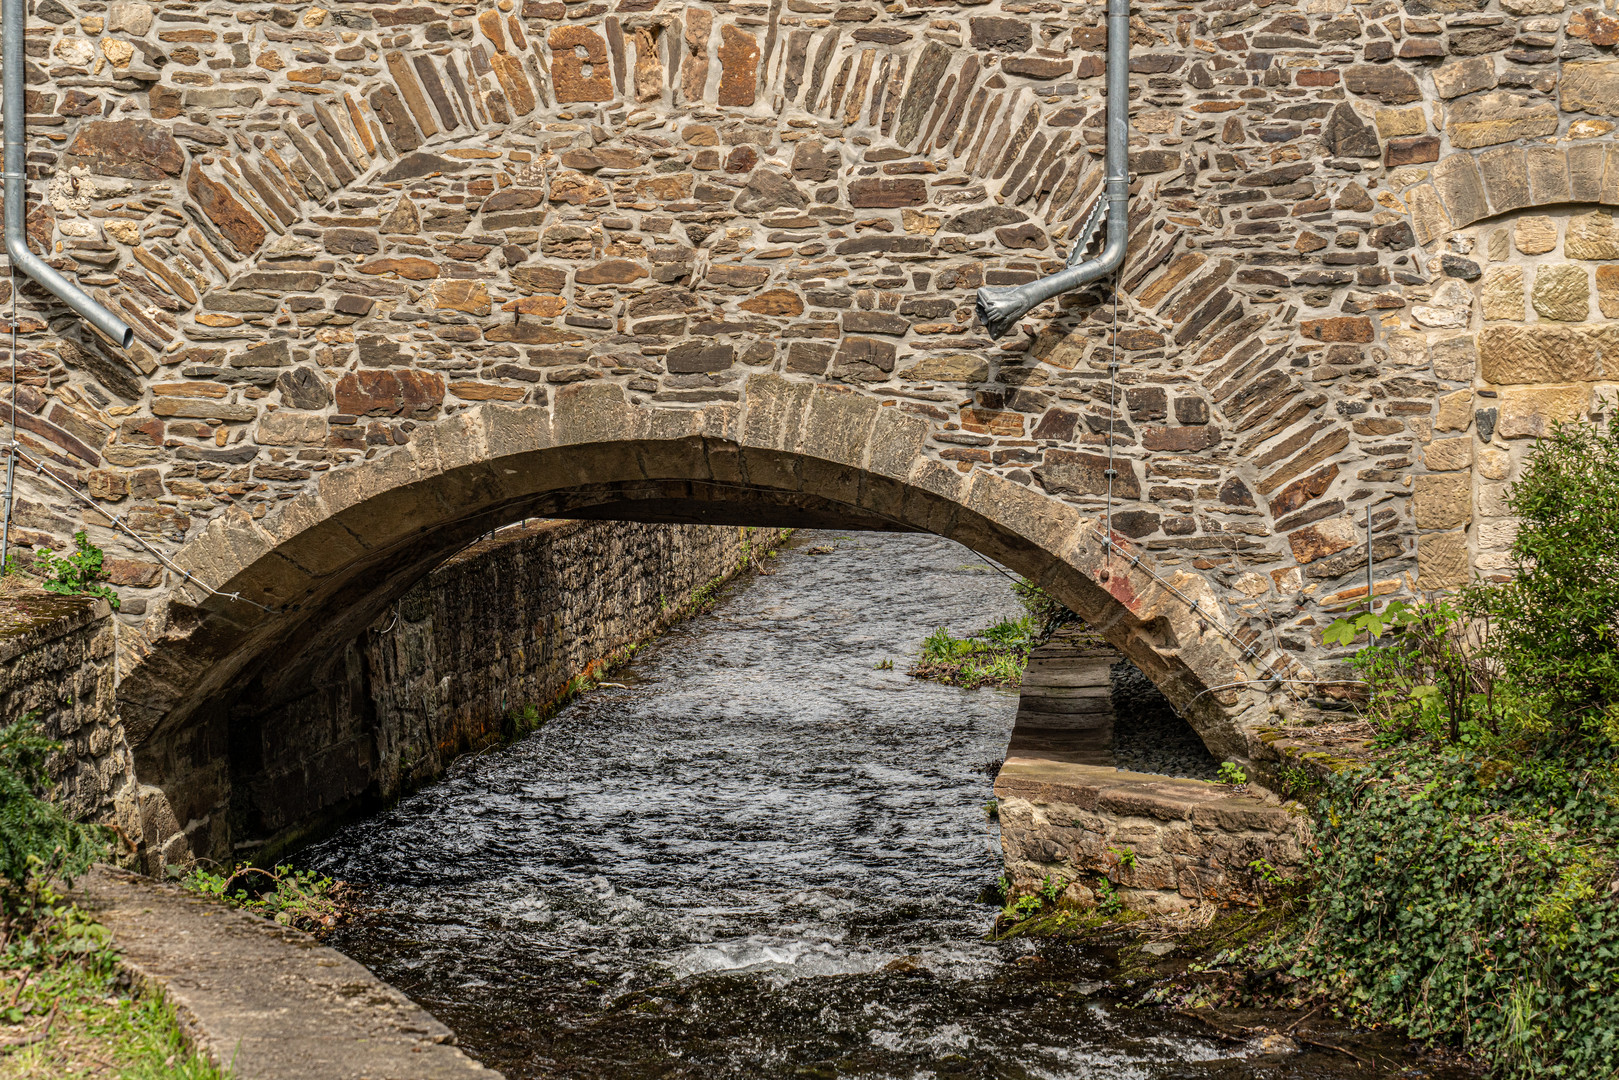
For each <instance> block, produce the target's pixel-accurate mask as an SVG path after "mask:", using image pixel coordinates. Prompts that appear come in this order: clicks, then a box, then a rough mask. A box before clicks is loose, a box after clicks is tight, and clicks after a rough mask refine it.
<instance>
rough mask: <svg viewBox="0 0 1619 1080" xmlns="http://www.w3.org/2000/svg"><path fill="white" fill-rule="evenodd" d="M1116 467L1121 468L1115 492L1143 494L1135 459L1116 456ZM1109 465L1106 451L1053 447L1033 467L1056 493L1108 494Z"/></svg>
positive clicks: (1134, 496) (1126, 496)
mask: <svg viewBox="0 0 1619 1080" xmlns="http://www.w3.org/2000/svg"><path fill="white" fill-rule="evenodd" d="M1113 468H1114V469H1116V470H1117V472H1118V475H1117V476H1116V477H1115V478H1114V480H1113V494H1114V495H1115V496H1116V497H1118V498H1121V499H1139V498H1141V481H1140V479H1139V478H1138V477H1137V475H1136V465H1135V462H1133V461H1131V460H1129V459H1128V458H1122V457H1116V458H1115V459H1114V462H1113ZM1107 469H1108V460H1107V456H1106V455H1104V454H1087V453H1081V452H1079V451H1075V450H1057V449H1051V450H1047V451H1046V452H1045V453H1044V454H1043V455H1042V457H1041V463H1040V464H1039V465H1038V466H1036V467H1035V469H1034V477H1035V479H1036V480H1038V481H1040V485H1041V486H1042V487H1044V488H1045V489H1046V490H1047V491H1049V492H1052V493H1053V494H1056V495H1106V494H1107V492H1108V480H1107V472H1106V470H1107Z"/></svg>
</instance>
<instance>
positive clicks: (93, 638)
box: [0, 579, 141, 840]
mask: <svg viewBox="0 0 1619 1080" xmlns="http://www.w3.org/2000/svg"><path fill="white" fill-rule="evenodd" d="M13 580H14V579H13ZM110 614H111V609H110V608H109V607H108V606H107V602H106V601H105V600H101V599H97V598H93V597H85V596H54V595H52V594H50V593H29V594H26V595H21V596H11V597H7V598H5V599H4V600H0V725H5V724H10V723H12V722H14V721H17V720H21V719H23V718H24V717H27V716H34V717H37V718H38V719H39V720H40V721H41V723H42V724H43V732H42V733H43V734H44V735H45V736H46V737H47V738H50V739H52V740H53V741H55V742H58V743H60V744H61V745H62V749H61V751H59V752H58V753H57V754H56V755H54V757H53V759H52V760H51V761H50V762H49V771H50V773H51V775H52V776H53V777H54V778H55V779H56V780H57V782H58V783H59V784H60V787H59V789H58V791H57V799H58V801H60V802H61V804H62V806H63V808H64V809H66V810H67V812H68V813H70V814H72V815H73V816H75V817H80V818H92V819H95V820H97V821H104V822H107V823H108V824H112V825H115V826H117V828H118V830H119V831H120V832H121V833H123V835H124V836H126V837H128V838H130V839H131V840H134V839H138V838H139V836H140V834H141V823H140V815H139V807H138V802H137V800H136V797H135V786H134V780H133V776H134V773H133V758H132V755H131V753H130V749H129V746H128V745H127V743H126V742H125V739H124V732H123V728H122V726H121V725H119V724H118V723H117V721H116V718H115V714H116V708H115V701H114V695H115V692H116V685H115V683H116V674H115V672H114V669H113V652H114V648H115V644H116V635H117V628H116V627H115V625H114V623H113V621H112V619H111V618H109V617H108V616H109V615H110Z"/></svg>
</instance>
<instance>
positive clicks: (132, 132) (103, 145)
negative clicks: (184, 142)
mask: <svg viewBox="0 0 1619 1080" xmlns="http://www.w3.org/2000/svg"><path fill="white" fill-rule="evenodd" d="M67 155H68V164H69V165H83V166H84V167H86V168H88V169H89V170H90V171H91V172H93V173H96V174H98V175H100V176H125V177H129V178H131V179H134V180H161V179H163V178H164V177H166V176H179V175H180V172H181V170H182V169H184V168H185V152H184V151H183V150H181V149H180V144H179V143H177V142H175V141H174V136H173V135H171V134H170V133H169V129H168V128H167V127H166V126H164V125H162V124H155V123H153V122H152V121H150V120H91V121H87V122H86V123H84V124H82V125H81V126H80V127H79V130H78V132H77V133H76V134H75V135H74V137H73V142H72V143H70V144H69V145H68V148H67Z"/></svg>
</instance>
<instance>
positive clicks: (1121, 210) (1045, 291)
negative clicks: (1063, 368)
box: [4, 0, 1130, 338]
mask: <svg viewBox="0 0 1619 1080" xmlns="http://www.w3.org/2000/svg"><path fill="white" fill-rule="evenodd" d="M4 2H6V3H20V2H21V0H4ZM1103 161H1104V164H1105V166H1106V168H1107V186H1106V187H1105V188H1104V189H1103V194H1102V197H1103V198H1104V199H1105V200H1106V201H1107V241H1106V243H1105V244H1103V246H1102V250H1101V252H1100V253H1098V254H1097V256H1096V258H1094V259H1087V260H1085V261H1084V262H1080V263H1073V264H1071V265H1069V266H1068V267H1066V268H1065V269H1063V270H1060V271H1058V272H1057V273H1055V274H1052V275H1051V276H1049V277H1043V278H1041V279H1040V280H1038V281H1031V282H1028V283H1027V284H1024V285H1012V286H1007V287H1004V288H1003V287H996V286H988V285H986V286H985V287H984V288H982V289H979V290H978V304H977V312H978V321H979V322H980V323H982V324H983V325H984V328H985V329H986V330H988V331H989V336H990V337H991V338H998V337H1000V336H1001V335H1002V334H1005V333H1006V332H1007V331H1008V330H1010V329H1012V327H1013V325H1015V324H1016V323H1017V321H1018V320H1019V319H1021V318H1022V317H1023V316H1024V314H1025V313H1026V312H1028V311H1029V310H1030V309H1032V308H1033V307H1034V306H1035V305H1037V304H1040V303H1043V302H1045V301H1047V300H1050V299H1051V298H1052V297H1053V296H1058V295H1060V294H1062V293H1065V292H1069V291H1071V290H1073V289H1077V288H1079V287H1080V286H1081V285H1085V284H1088V283H1090V282H1092V281H1095V280H1096V279H1097V278H1101V277H1106V276H1107V275H1108V274H1111V273H1112V272H1113V271H1114V270H1117V269H1118V268H1119V266H1120V265H1121V264H1122V263H1123V262H1124V247H1125V241H1126V239H1127V237H1128V234H1129V226H1130V0H1107V145H1106V150H1105V152H1104V155H1103ZM1087 239H1088V238H1087V237H1084V236H1081V237H1079V238H1078V239H1077V240H1076V242H1075V243H1076V250H1075V254H1076V255H1077V254H1078V253H1079V250H1080V249H1081V248H1083V246H1084V244H1085V242H1086V240H1087Z"/></svg>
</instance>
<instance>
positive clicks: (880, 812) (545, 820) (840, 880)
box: [302, 533, 1447, 1080]
mask: <svg viewBox="0 0 1619 1080" xmlns="http://www.w3.org/2000/svg"><path fill="white" fill-rule="evenodd" d="M772 567H773V569H774V570H775V572H774V573H771V574H769V575H766V576H759V577H753V578H749V579H747V580H743V581H741V582H738V583H737V584H735V585H733V586H732V587H731V588H730V589H729V590H728V591H727V593H726V595H725V597H724V598H723V599H722V600H721V602H720V603H719V605H718V606H717V607H716V608H715V609H714V610H713V611H712V612H711V613H710V614H708V615H705V616H703V617H700V618H698V619H695V620H692V621H690V622H688V623H687V624H685V625H683V626H681V627H679V628H677V629H675V630H674V631H673V632H671V633H669V634H668V635H666V636H664V637H663V638H661V639H660V640H658V641H657V642H656V643H654V644H653V645H651V646H650V647H648V648H647V649H645V650H644V651H643V652H641V653H640V654H639V655H638V656H637V658H636V659H635V661H634V662H633V664H631V665H629V667H627V668H626V669H624V670H621V671H620V672H618V673H615V674H614V675H613V676H610V678H612V679H613V680H615V682H617V683H620V684H622V685H618V686H613V685H609V686H605V687H603V688H601V689H598V690H596V691H595V692H593V693H591V694H589V695H587V696H585V697H584V698H582V699H580V700H578V701H577V702H575V703H574V704H573V705H571V706H570V707H568V708H567V709H564V710H563V711H562V712H561V713H560V714H559V715H557V716H556V717H555V718H554V719H553V720H552V721H550V723H548V724H547V725H546V726H545V727H544V728H542V729H541V730H540V731H539V732H537V733H536V734H534V735H533V736H531V737H529V738H527V739H525V740H523V741H522V742H519V743H517V744H515V745H513V746H510V747H506V748H504V749H501V750H496V751H491V752H488V753H485V754H482V755H479V756H477V757H474V758H470V759H467V760H464V761H463V762H461V763H459V764H458V765H457V766H456V767H455V769H454V770H453V771H452V773H451V775H450V776H449V777H448V778H447V779H445V780H444V781H443V782H441V783H439V784H436V785H434V786H432V787H431V788H428V789H426V790H424V791H421V792H419V793H417V794H415V795H412V796H410V797H409V798H406V799H405V800H403V801H402V802H400V803H399V804H398V805H397V806H395V807H394V808H392V809H390V810H388V811H386V812H384V813H381V814H378V815H376V816H374V817H372V818H370V819H368V820H365V821H362V822H358V823H356V824H354V825H351V826H349V827H347V828H345V829H344V830H342V831H341V832H339V833H338V834H336V835H335V836H334V837H332V838H331V839H329V840H327V841H326V842H324V843H322V844H320V845H318V846H317V847H315V848H312V849H310V850H308V851H307V852H305V853H304V855H303V857H302V861H303V862H304V863H305V864H306V865H310V866H313V867H316V868H318V869H320V870H322V871H324V872H326V873H328V874H331V875H333V876H335V877H338V878H341V879H343V880H345V881H348V882H350V883H352V884H353V885H355V886H357V887H358V889H359V894H360V898H361V903H362V904H363V905H364V906H365V907H366V908H367V909H368V910H367V911H366V913H365V914H364V915H362V916H361V917H360V918H358V919H356V920H354V921H352V922H351V923H349V924H348V925H346V926H344V927H342V928H340V929H339V930H338V931H337V933H336V935H335V937H334V938H333V939H331V943H332V944H334V945H335V946H337V947H338V948H340V949H342V950H344V951H345V952H347V953H349V954H350V955H352V956H354V957H356V958H357V959H359V960H360V961H361V962H363V963H365V964H367V965H368V966H370V967H371V968H372V969H373V970H375V971H376V972H377V973H378V974H379V975H381V976H382V977H383V978H385V979H387V980H389V981H390V982H392V983H394V984H395V985H397V986H399V987H400V988H401V989H402V990H404V991H405V992H406V993H408V994H410V995H411V996H412V997H413V998H415V999H416V1000H417V1001H419V1002H421V1003H422V1004H423V1005H425V1006H426V1007H427V1008H428V1009H430V1010H431V1011H432V1012H433V1013H434V1014H435V1015H437V1016H438V1017H439V1018H440V1019H442V1020H443V1021H444V1022H445V1023H447V1024H449V1025H450V1026H451V1027H452V1028H454V1029H455V1031H456V1032H457V1034H458V1037H459V1039H460V1042H461V1045H462V1046H463V1047H465V1048H466V1050H467V1051H468V1052H469V1053H471V1054H473V1055H474V1056H475V1057H477V1058H479V1059H480V1060H482V1061H483V1062H485V1063H486V1064H488V1065H490V1066H493V1067H495V1068H498V1069H500V1070H502V1071H503V1072H505V1074H506V1075H507V1076H508V1077H511V1078H514V1080H515V1078H519V1077H568V1078H577V1080H594V1078H614V1080H640V1078H651V1077H668V1078H675V1077H681V1078H686V1077H689V1078H721V1077H724V1078H731V1077H737V1078H741V1077H795V1076H805V1077H826V1078H832V1077H874V1078H875V1077H884V1078H887V1077H895V1078H899V1077H904V1078H911V1077H961V1078H967V1077H973V1078H980V1077H981V1078H991V1077H993V1078H1002V1077H1004V1078H1025V1077H1042V1078H1058V1077H1075V1078H1078V1077H1106V1078H1109V1080H1130V1078H1137V1077H1140V1078H1157V1077H1164V1078H1169V1077H1176V1078H1179V1077H1185V1078H1216V1077H1219V1078H1224V1077H1277V1078H1283V1077H1286V1078H1328V1077H1350V1076H1354V1077H1373V1076H1413V1077H1415V1076H1441V1075H1447V1074H1445V1073H1444V1072H1442V1071H1440V1070H1436V1069H1435V1068H1433V1067H1432V1066H1431V1065H1430V1064H1427V1063H1425V1062H1423V1061H1421V1060H1420V1059H1418V1058H1417V1057H1415V1056H1414V1055H1406V1054H1405V1053H1404V1052H1403V1051H1401V1050H1400V1049H1399V1048H1398V1047H1399V1044H1398V1043H1397V1042H1396V1043H1391V1044H1390V1045H1389V1046H1387V1047H1384V1050H1385V1053H1384V1054H1383V1055H1382V1056H1381V1057H1380V1058H1379V1062H1380V1063H1379V1064H1378V1065H1377V1066H1375V1067H1362V1066H1361V1065H1360V1064H1359V1063H1358V1062H1357V1061H1355V1060H1352V1059H1351V1058H1350V1057H1348V1056H1347V1055H1345V1054H1342V1053H1337V1052H1334V1051H1331V1050H1325V1049H1319V1048H1306V1049H1305V1051H1304V1052H1302V1053H1290V1054H1280V1055H1278V1054H1266V1053H1264V1052H1262V1048H1261V1047H1259V1046H1258V1045H1255V1044H1242V1043H1234V1042H1231V1041H1229V1040H1221V1039H1219V1038H1218V1037H1216V1036H1215V1035H1214V1034H1212V1033H1211V1032H1210V1031H1209V1029H1208V1028H1206V1027H1204V1026H1202V1025H1200V1024H1199V1023H1197V1022H1196V1021H1195V1020H1192V1019H1189V1018H1185V1017H1181V1016H1176V1015H1174V1014H1173V1013H1171V1012H1170V1011H1169V1010H1165V1009H1146V1008H1130V1007H1128V1006H1126V1005H1125V1004H1123V1001H1122V999H1121V995H1120V994H1118V993H1116V992H1115V991H1116V990H1117V987H1116V985H1115V984H1114V981H1113V980H1114V979H1115V963H1114V957H1113V952H1112V951H1111V950H1109V949H1107V948H1101V947H1097V946H1094V945H1093V946H1079V945H1072V944H1062V943H1054V942H1038V941H1014V942H1008V943H999V944H997V943H991V942H988V941H986V940H985V933H986V931H987V930H988V928H989V926H990V922H991V920H992V917H993V915H994V909H993V908H992V907H989V906H986V905H985V904H983V903H981V902H980V901H979V899H978V897H979V894H980V893H981V891H982V890H983V889H984V888H985V886H987V885H989V884H990V883H992V882H993V881H994V879H995V877H996V875H997V873H998V871H999V848H998V840H997V838H996V836H995V834H994V830H993V827H992V825H991V824H990V823H989V822H987V821H986V817H985V803H986V802H987V801H988V800H989V799H990V797H991V776H992V772H993V768H994V765H995V763H996V762H998V761H999V759H1000V758H1001V757H1002V755H1003V753H1004V750H1005V746H1006V741H1007V736H1008V733H1009V731H1010V729H1011V725H1012V720H1013V716H1014V714H1015V712H1016V710H1017V695H1016V693H1015V692H1010V691H1005V690H990V689H984V690H976V691H962V690H957V689H954V688H951V687H947V686H942V685H938V684H935V683H929V682H923V681H919V680H913V679H911V678H909V677H908V676H906V674H905V669H906V667H907V666H908V663H909V661H910V660H911V658H913V657H914V656H915V654H916V651H917V648H918V646H919V644H920V642H921V640H922V638H923V637H924V636H925V635H926V634H927V633H928V632H929V631H930V630H932V629H933V628H934V627H936V626H939V625H947V626H949V627H951V628H952V629H953V630H955V631H956V632H957V633H958V634H959V633H963V632H966V631H969V630H976V629H979V628H981V627H982V626H985V625H987V624H990V623H993V622H995V621H996V620H998V619H999V618H1002V617H1006V616H1015V615H1018V614H1020V613H1021V611H1020V609H1019V607H1018V605H1017V603H1016V601H1015V599H1014V598H1013V595H1012V591H1011V589H1010V587H1009V583H1008V581H1007V579H1006V578H1005V577H1004V576H1002V575H1001V574H1000V573H998V572H995V571H994V570H993V569H992V568H991V567H989V566H987V565H986V564H985V563H984V561H983V560H982V559H981V558H980V557H978V556H976V555H974V554H973V553H972V552H970V551H968V550H967V549H965V548H962V547H959V546H957V545H955V544H953V543H951V542H948V541H944V540H940V539H937V538H933V537H927V536H909V535H893V536H890V535H880V534H858V535H855V536H845V535H841V534H837V533H800V534H799V535H798V536H797V537H796V538H795V540H794V542H793V544H792V545H791V546H790V547H789V548H788V549H786V550H784V551H783V552H782V553H781V554H780V556H779V557H778V558H776V559H774V560H772ZM884 661H892V668H883V667H881V666H879V665H881V664H882V662H884ZM1361 1045H1364V1044H1361Z"/></svg>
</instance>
